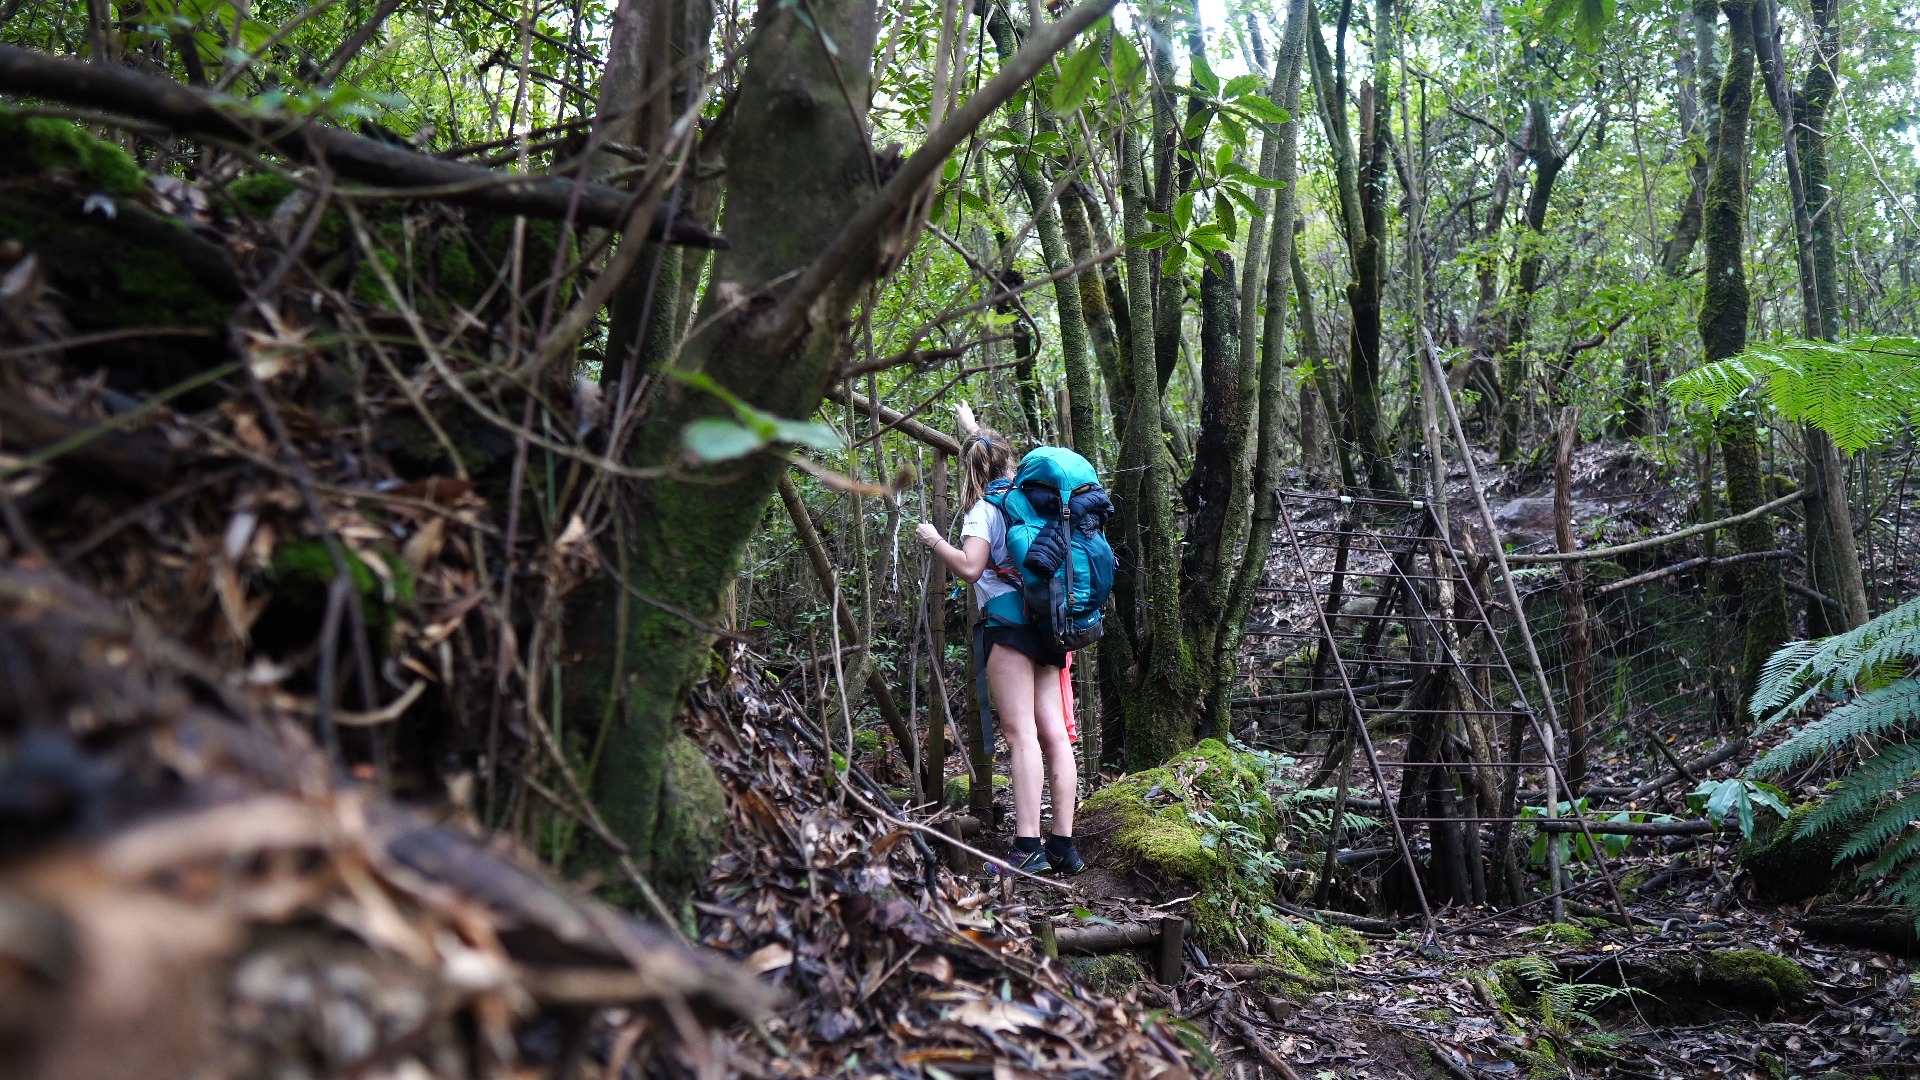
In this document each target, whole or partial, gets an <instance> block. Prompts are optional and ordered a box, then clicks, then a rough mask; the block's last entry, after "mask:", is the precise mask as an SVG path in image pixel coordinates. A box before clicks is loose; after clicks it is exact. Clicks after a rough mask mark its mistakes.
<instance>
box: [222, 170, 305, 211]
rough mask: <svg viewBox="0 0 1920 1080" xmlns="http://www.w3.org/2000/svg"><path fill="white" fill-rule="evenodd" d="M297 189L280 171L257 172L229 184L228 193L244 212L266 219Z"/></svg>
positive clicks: (228, 196)
mask: <svg viewBox="0 0 1920 1080" xmlns="http://www.w3.org/2000/svg"><path fill="white" fill-rule="evenodd" d="M295 190H296V188H295V186H294V183H293V181H291V180H289V179H287V178H286V177H284V176H281V175H279V174H278V173H255V174H253V175H252V176H243V177H241V178H240V179H238V180H235V181H234V182H233V183H231V184H228V185H227V188H226V195H227V198H228V199H230V200H232V202H233V205H234V207H235V208H236V209H238V210H239V211H240V212H241V213H242V214H245V215H246V216H248V217H250V218H254V219H256V220H258V221H265V220H267V219H268V218H270V217H272V216H273V213H274V211H276V210H278V209H280V204H281V203H284V202H286V201H287V196H289V195H291V194H293V193H294V191H295Z"/></svg>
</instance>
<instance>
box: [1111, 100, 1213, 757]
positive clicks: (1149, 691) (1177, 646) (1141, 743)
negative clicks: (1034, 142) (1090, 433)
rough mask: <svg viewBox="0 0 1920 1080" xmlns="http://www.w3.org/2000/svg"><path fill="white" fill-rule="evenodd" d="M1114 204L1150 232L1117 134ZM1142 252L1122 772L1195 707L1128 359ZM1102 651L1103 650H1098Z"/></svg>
mask: <svg viewBox="0 0 1920 1080" xmlns="http://www.w3.org/2000/svg"><path fill="white" fill-rule="evenodd" d="M1122 201H1123V203H1124V204H1125V211H1126V235H1127V239H1128V240H1129V241H1132V240H1133V238H1134V237H1137V236H1143V235H1145V234H1146V233H1147V232H1149V231H1150V228H1149V225H1148V222H1147V217H1146V212H1147V208H1148V206H1149V202H1148V190H1147V176H1146V169H1145V161H1144V155H1143V153H1142V148H1141V146H1140V140H1139V139H1138V137H1136V136H1134V135H1132V134H1131V133H1129V134H1128V135H1127V136H1126V158H1125V162H1124V165H1123V169H1122ZM1151 254H1153V253H1152V252H1150V251H1145V250H1142V249H1140V248H1139V247H1138V246H1137V245H1135V244H1132V243H1129V245H1128V249H1127V255H1126V259H1127V295H1128V296H1129V297H1131V298H1132V302H1133V314H1132V320H1133V350H1132V352H1133V356H1134V358H1135V360H1136V363H1134V365H1133V394H1132V397H1133V407H1132V410H1131V415H1130V417H1129V423H1128V427H1127V441H1126V446H1125V449H1124V452H1123V453H1122V456H1121V469H1122V471H1123V472H1129V473H1130V474H1131V475H1133V476H1135V477H1137V479H1136V481H1135V484H1134V488H1133V490H1134V502H1135V507H1136V509H1135V511H1134V515H1133V516H1134V518H1135V522H1134V527H1133V528H1132V529H1131V530H1130V532H1129V535H1128V536H1127V543H1128V545H1129V546H1130V547H1131V548H1132V550H1133V552H1134V559H1133V567H1132V569H1133V572H1134V573H1135V574H1136V575H1137V576H1138V579H1139V580H1138V584H1137V585H1136V586H1135V588H1134V593H1135V595H1134V603H1135V605H1136V609H1137V611H1138V616H1137V625H1138V626H1139V632H1138V633H1137V635H1136V638H1135V641H1134V644H1133V649H1132V651H1133V653H1134V660H1133V664H1132V668H1133V670H1134V671H1135V672H1137V675H1136V676H1135V677H1134V678H1133V679H1132V680H1130V681H1131V683H1132V690H1133V692H1132V693H1131V694H1129V695H1127V700H1126V701H1124V702H1122V703H1121V705H1122V708H1123V710H1124V713H1125V718H1126V719H1125V743H1126V746H1125V751H1126V763H1127V767H1128V768H1129V769H1144V768H1150V767H1152V766H1155V765H1158V764H1160V763H1161V762H1163V761H1165V760H1166V759H1167V758H1169V757H1171V756H1173V755H1174V754H1176V753H1178V752H1179V751H1181V750H1183V749H1185V748H1186V747H1187V746H1189V745H1190V744H1191V743H1192V741H1193V732H1194V721H1195V715H1194V713H1195V708H1194V707H1195V704H1196V699H1197V698H1198V696H1199V695H1198V693H1197V690H1198V689H1199V688H1198V687H1197V686H1195V685H1194V678H1193V675H1194V670H1193V663H1192V656H1191V653H1190V652H1189V651H1188V649H1187V641H1186V636H1185V635H1184V634H1183V633H1181V625H1180V563H1179V554H1178V537H1177V534H1176V531H1175V527H1174V518H1173V493H1172V490H1171V488H1172V485H1171V482H1170V480H1169V477H1168V465H1167V448H1166V442H1165V440H1163V439H1162V438H1161V435H1160V379H1159V376H1158V373H1157V371H1156V370H1155V366H1154V365H1153V364H1149V363H1144V362H1138V361H1140V360H1141V359H1142V358H1145V357H1150V356H1153V355H1154V319H1155V317H1156V314H1157V313H1156V312H1154V311H1153V310H1152V305H1153V295H1154V290H1153V281H1152V268H1151V266H1150V265H1149V259H1148V256H1149V255H1151ZM1101 652H1102V654H1103V657H1104V654H1105V652H1106V649H1105V647H1104V646H1103V647H1102V650H1101Z"/></svg>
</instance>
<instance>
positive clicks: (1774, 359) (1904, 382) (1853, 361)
mask: <svg viewBox="0 0 1920 1080" xmlns="http://www.w3.org/2000/svg"><path fill="white" fill-rule="evenodd" d="M1755 383H1764V384H1765V385H1766V393H1767V399H1768V401H1770V402H1771V403H1772V405H1773V407H1774V409H1775V411H1777V412H1779V413H1780V415H1781V416H1783V417H1785V418H1786V419H1788V420H1795V421H1801V422H1804V423H1808V424H1812V425H1813V426H1814V427H1817V428H1819V429H1820V430H1822V431H1824V432H1826V433H1827V434H1828V435H1830V436H1832V437H1833V441H1834V444H1835V445H1836V446H1838V447H1840V449H1842V450H1844V451H1847V452H1849V453H1851V452H1853V451H1856V450H1863V449H1865V448H1867V447H1869V446H1871V445H1873V444H1874V443H1877V442H1881V441H1883V440H1885V439H1887V438H1888V437H1890V436H1891V435H1892V434H1893V433H1894V432H1895V431H1897V430H1898V429H1899V427H1900V425H1901V424H1903V423H1905V422H1906V421H1908V420H1910V419H1912V418H1914V417H1915V416H1916V415H1920V338H1908V337H1857V338H1850V339H1848V340H1846V341H1786V342H1780V343H1776V344H1771V345H1756V346H1754V347H1752V348H1750V349H1748V350H1747V351H1746V352H1743V353H1741V354H1740V355H1738V356H1734V357H1730V358H1728V359H1726V360H1719V361H1715V362H1714V363H1711V364H1702V365H1700V366H1699V367H1697V368H1695V369H1693V370H1692V371H1689V372H1687V373H1686V374H1684V375H1681V376H1678V377H1676V378H1674V379H1671V380H1669V381H1668V382H1667V393H1668V394H1669V395H1670V396H1672V397H1673V398H1674V399H1675V400H1677V401H1680V402H1683V403H1695V404H1701V405H1705V406H1707V407H1708V408H1710V409H1712V410H1714V411H1715V412H1720V411H1724V410H1725V409H1727V408H1730V407H1731V406H1732V405H1733V404H1734V402H1735V401H1737V400H1739V398H1740V397H1741V395H1743V394H1745V393H1746V392H1747V390H1748V389H1750V388H1751V387H1752V386H1753V385H1754V384H1755Z"/></svg>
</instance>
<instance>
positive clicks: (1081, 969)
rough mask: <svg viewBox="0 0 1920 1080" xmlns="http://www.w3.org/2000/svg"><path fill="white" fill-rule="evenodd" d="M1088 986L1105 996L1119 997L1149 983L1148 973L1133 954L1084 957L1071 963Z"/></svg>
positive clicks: (1077, 958)
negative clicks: (1144, 983) (1142, 984)
mask: <svg viewBox="0 0 1920 1080" xmlns="http://www.w3.org/2000/svg"><path fill="white" fill-rule="evenodd" d="M1068 966H1070V967H1072V968H1073V970H1074V972H1075V973H1077V974H1078V975H1079V976H1080V978H1081V979H1083V980H1085V982H1086V984H1087V985H1088V986H1090V987H1092V988H1093V989H1095V990H1098V991H1099V992H1101V993H1103V994H1107V995H1110V996H1113V997H1118V996H1120V995H1122V994H1124V993H1126V992H1127V991H1128V990H1130V989H1132V988H1133V987H1136V986H1138V985H1140V984H1141V983H1143V982H1146V981H1147V972H1146V969H1145V968H1142V967H1141V966H1140V961H1138V960H1136V959H1134V956H1133V954H1132V953H1124V952H1120V953H1108V954H1107V955H1105V956H1082V957H1076V958H1075V959H1073V960H1071V961H1069V964H1068Z"/></svg>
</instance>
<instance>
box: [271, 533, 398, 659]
mask: <svg viewBox="0 0 1920 1080" xmlns="http://www.w3.org/2000/svg"><path fill="white" fill-rule="evenodd" d="M344 554H345V556H346V560H347V573H348V574H350V575H351V576H352V577H353V587H354V591H356V592H358V593H359V594H360V600H361V603H362V605H363V607H364V609H365V611H366V615H367V628H368V629H369V630H370V631H372V632H374V634H375V635H376V636H378V637H380V638H382V639H384V638H385V636H386V634H387V631H388V630H390V629H391V628H392V626H393V620H394V616H395V614H396V612H397V611H398V610H399V609H401V608H405V607H408V606H411V605H412V603H413V592H414V589H413V585H414V582H413V572H412V571H410V570H408V569H407V564H406V563H405V562H404V561H403V560H401V558H400V557H399V556H398V555H394V554H389V553H387V552H381V553H380V554H379V555H378V556H376V558H378V559H379V560H380V565H379V567H377V568H376V567H375V566H374V565H373V563H372V562H371V560H369V559H368V558H367V557H366V556H364V555H360V554H357V553H355V552H353V551H351V550H347V551H345V552H344ZM268 573H269V576H270V577H271V578H272V580H273V586H274V593H275V599H276V600H278V601H282V602H285V603H289V604H292V605H295V606H296V607H299V608H303V609H308V608H311V609H317V608H322V607H324V606H325V604H326V596H327V590H328V588H330V587H331V585H332V583H333V577H334V565H333V557H332V556H331V555H329V554H328V553H327V547H326V545H325V544H323V543H321V542H320V541H319V540H295V541H292V542H290V543H285V544H281V545H280V546H279V547H277V548H275V549H274V552H273V563H272V565H271V567H270V569H269V572H268Z"/></svg>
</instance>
